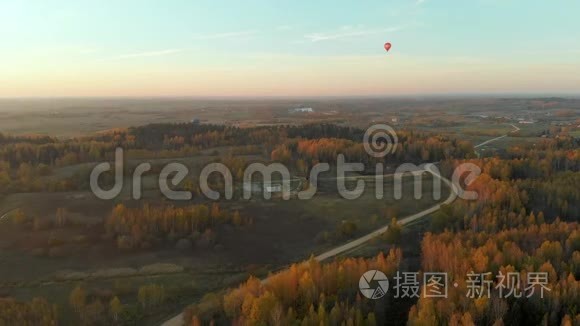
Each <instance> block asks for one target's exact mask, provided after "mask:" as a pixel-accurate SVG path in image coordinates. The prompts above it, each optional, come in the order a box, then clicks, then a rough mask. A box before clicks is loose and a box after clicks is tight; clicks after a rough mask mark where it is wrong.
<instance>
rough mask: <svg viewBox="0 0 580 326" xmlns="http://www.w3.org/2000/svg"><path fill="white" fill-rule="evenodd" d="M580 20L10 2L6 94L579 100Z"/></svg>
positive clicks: (4, 48)
mask: <svg viewBox="0 0 580 326" xmlns="http://www.w3.org/2000/svg"><path fill="white" fill-rule="evenodd" d="M579 12H580V1H577V0H554V1H523V0H521V1H515V0H513V1H512V0H503V1H502V0H469V1H459V0H453V1H451V0H423V1H417V0H396V1H337V0H335V1H296V0H295V1H122V0H119V1H103V0H101V1H63V0H61V1H57V0H52V1H40V0H39V1H9V0H0V40H1V44H2V45H1V47H0V86H1V87H0V96H82V95H87V96H95V95H97V96H99V95H100V96H109V95H114V96H118V95H127V96H138V95H151V96H156V95H192V96H203V95H209V96H214V95H217V96H227V95H232V96H240V95H242V96H243V95H247V96H256V95H345V94H350V95H393V94H394V95H397V94H415V93H472V92H483V93H485V92H555V93H561V92H569V93H572V92H577V91H578V89H580V77H578V76H580V19H578V13H579ZM386 41H389V42H392V44H393V48H392V49H391V52H390V53H389V54H386V53H385V52H384V50H383V48H382V46H383V43H384V42H386Z"/></svg>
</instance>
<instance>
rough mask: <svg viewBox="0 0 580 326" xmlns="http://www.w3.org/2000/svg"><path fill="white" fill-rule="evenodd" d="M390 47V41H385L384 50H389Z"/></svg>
mask: <svg viewBox="0 0 580 326" xmlns="http://www.w3.org/2000/svg"><path fill="white" fill-rule="evenodd" d="M390 49H391V43H389V42H387V43H385V51H387V52H389V50H390Z"/></svg>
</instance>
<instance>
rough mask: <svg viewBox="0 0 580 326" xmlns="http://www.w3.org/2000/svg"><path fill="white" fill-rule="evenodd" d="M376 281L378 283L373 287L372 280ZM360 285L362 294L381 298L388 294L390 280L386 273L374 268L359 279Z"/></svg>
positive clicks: (367, 296) (371, 297)
mask: <svg viewBox="0 0 580 326" xmlns="http://www.w3.org/2000/svg"><path fill="white" fill-rule="evenodd" d="M373 281H375V284H378V286H376V287H374V288H373V287H371V282H373ZM358 287H359V289H360V292H361V293H362V295H364V296H365V297H366V298H368V299H373V300H376V299H380V298H382V297H384V296H385V294H387V291H388V290H389V280H388V279H387V276H386V275H385V273H383V272H381V271H377V270H375V269H372V270H370V271H368V272H366V273H364V274H363V275H362V276H361V277H360V280H358Z"/></svg>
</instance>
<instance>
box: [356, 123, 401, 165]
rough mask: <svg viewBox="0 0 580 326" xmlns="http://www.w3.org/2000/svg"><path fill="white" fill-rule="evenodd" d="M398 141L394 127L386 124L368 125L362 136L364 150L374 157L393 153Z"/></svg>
mask: <svg viewBox="0 0 580 326" xmlns="http://www.w3.org/2000/svg"><path fill="white" fill-rule="evenodd" d="M398 141H399V138H398V137H397V133H396V132H395V129H393V127H391V126H389V125H386V124H377V125H372V126H370V127H368V128H367V130H366V131H365V134H364V136H363V145H364V147H365V150H366V151H367V153H368V154H369V155H371V156H374V157H384V156H386V155H388V154H393V153H395V151H396V150H397V143H398Z"/></svg>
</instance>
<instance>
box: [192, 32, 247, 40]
mask: <svg viewBox="0 0 580 326" xmlns="http://www.w3.org/2000/svg"><path fill="white" fill-rule="evenodd" d="M255 34H256V31H253V30H251V31H239V32H226V33H215V34H199V35H195V36H193V39H194V40H215V39H234V38H236V39H239V38H248V37H250V36H253V35H255Z"/></svg>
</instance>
